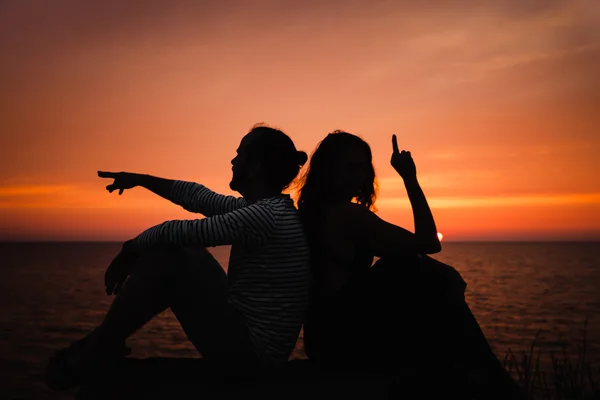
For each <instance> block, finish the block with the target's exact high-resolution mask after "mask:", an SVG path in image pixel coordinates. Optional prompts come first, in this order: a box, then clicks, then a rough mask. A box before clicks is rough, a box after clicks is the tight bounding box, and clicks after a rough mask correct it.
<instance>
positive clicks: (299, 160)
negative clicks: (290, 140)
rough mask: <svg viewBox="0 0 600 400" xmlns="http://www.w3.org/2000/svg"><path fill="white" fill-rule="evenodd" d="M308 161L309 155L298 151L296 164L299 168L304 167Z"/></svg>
mask: <svg viewBox="0 0 600 400" xmlns="http://www.w3.org/2000/svg"><path fill="white" fill-rule="evenodd" d="M306 161H308V155H307V154H306V153H305V152H303V151H302V150H298V151H296V163H297V165H299V166H303V165H304V164H305V163H306Z"/></svg>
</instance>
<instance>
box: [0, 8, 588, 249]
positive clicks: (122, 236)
mask: <svg viewBox="0 0 600 400" xmlns="http://www.w3.org/2000/svg"><path fill="white" fill-rule="evenodd" d="M136 4H137V5H136ZM439 4H440V5H439V6H437V7H435V8H434V7H432V6H424V5H422V4H421V3H419V2H408V1H386V0H384V1H377V2H375V1H370V0H358V1H342V0H339V1H326V2H322V1H316V0H315V1H312V0H309V1H302V2H279V1H276V0H257V1H252V2H247V1H242V0H224V1H222V2H203V1H195V0H194V1H192V0H189V1H188V0H181V1H177V2H167V1H151V2H147V3H143V4H142V3H139V2H122V1H117V0H106V1H101V2H92V1H89V2H82V1H79V0H58V1H53V2H48V1H42V0H38V1H27V2H25V1H18V0H8V1H3V2H2V3H1V5H0V47H1V48H0V50H1V51H2V54H3V55H5V56H6V57H4V59H3V62H2V63H0V80H1V81H0V83H1V84H2V91H1V92H2V93H1V94H0V110H2V112H3V114H2V118H0V121H2V127H1V131H2V138H1V142H0V148H2V157H1V159H0V171H1V173H2V181H1V182H0V240H126V239H129V238H131V237H132V236H134V235H137V234H138V233H139V232H141V231H142V230H143V229H145V228H147V227H148V226H150V225H154V224H156V223H159V222H162V221H164V220H167V219H175V218H180V219H184V218H197V217H198V216H197V215H192V214H189V213H186V212H185V211H183V210H181V209H180V208H178V207H177V206H174V205H171V204H168V203H167V202H166V201H165V200H163V199H160V198H158V197H157V196H155V195H153V194H151V193H147V192H145V191H144V190H143V189H134V190H132V191H129V192H126V193H125V194H123V195H122V196H118V195H117V194H116V193H113V194H109V193H108V192H107V191H106V190H105V189H104V188H105V186H106V185H108V184H109V183H110V181H109V180H103V179H100V178H98V177H97V176H96V171H97V170H107V171H133V172H141V173H147V174H152V175H158V176H162V177H167V178H174V179H185V180H193V181H197V182H200V183H203V184H205V185H207V186H209V187H210V188H212V189H214V190H216V191H219V192H222V193H225V194H231V193H232V192H231V191H230V190H229V187H228V183H229V179H230V175H231V165H230V160H231V159H232V158H233V156H234V153H235V149H236V148H237V146H238V144H239V140H240V139H241V138H242V136H243V135H244V134H245V133H246V132H247V131H248V130H249V129H250V128H251V127H252V125H253V124H254V123H256V122H265V123H268V124H270V125H273V126H275V127H279V128H281V129H283V130H284V131H285V132H286V133H288V134H289V135H290V136H291V137H292V138H293V140H294V141H295V143H296V144H297V147H298V148H300V149H303V150H305V151H306V152H307V153H309V154H310V152H312V150H313V149H314V148H315V147H316V145H317V143H318V142H319V141H320V140H321V139H322V138H323V137H325V135H326V134H327V133H328V132H331V131H333V130H335V129H343V130H347V131H349V132H353V133H357V134H359V135H361V136H362V137H363V138H364V139H365V140H366V141H367V142H369V144H370V145H371V147H372V150H373V154H374V164H375V167H376V172H377V177H378V182H379V193H378V199H377V203H376V207H377V209H378V214H379V215H380V216H381V217H382V218H384V219H386V220H388V221H390V222H393V223H396V224H398V225H401V226H403V227H405V228H407V229H410V230H413V228H414V226H413V216H412V213H411V209H410V202H409V201H408V198H407V197H406V191H405V189H404V185H403V181H402V179H401V178H400V177H399V176H398V175H397V174H396V173H395V171H394V170H393V169H392V168H391V166H390V165H389V159H390V155H391V136H392V134H396V135H397V137H398V144H399V146H400V148H401V149H406V150H410V151H411V153H412V156H413V158H414V160H415V162H416V165H417V173H418V177H419V181H420V183H421V186H422V188H423V190H424V191H425V194H426V195H427V199H428V202H429V204H430V205H431V208H432V210H433V214H434V217H435V219H436V226H437V227H438V228H439V229H440V230H441V231H443V232H444V234H445V235H446V237H447V240H450V241H454V240H480V239H481V240H600V177H599V174H598V171H600V157H598V152H599V151H600V136H598V132H600V118H598V104H600V78H599V75H598V71H599V70H600V7H599V6H598V4H597V1H595V0H572V1H567V0H564V1H549V2H535V5H533V3H531V2H522V1H517V0H507V1H502V2H498V1H496V0H484V1H481V2H476V3H475V2H473V3H470V2H465V1H464V0H449V1H445V2H440V3H439ZM475 4H477V5H476V6H475ZM439 236H440V240H441V238H442V235H441V234H439Z"/></svg>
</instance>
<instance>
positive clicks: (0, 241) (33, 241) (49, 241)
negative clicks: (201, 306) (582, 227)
mask: <svg viewBox="0 0 600 400" xmlns="http://www.w3.org/2000/svg"><path fill="white" fill-rule="evenodd" d="M123 242H125V240H113V239H110V240H108V239H104V240H99V239H94V240H91V239H90V240H56V239H30V240H24V239H0V244H85V243H88V244H89V243H106V244H113V243H116V244H118V243H123ZM445 243H456V244H460V243H507V244H509V243H530V244H534V243H600V239H585V240H584V239H455V240H443V241H442V246H443V245H444V244H445ZM224 246H230V245H221V246H214V247H224Z"/></svg>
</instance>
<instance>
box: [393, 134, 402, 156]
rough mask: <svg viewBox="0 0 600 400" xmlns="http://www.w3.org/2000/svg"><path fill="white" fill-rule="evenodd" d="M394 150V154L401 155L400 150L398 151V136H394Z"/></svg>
mask: <svg viewBox="0 0 600 400" xmlns="http://www.w3.org/2000/svg"><path fill="white" fill-rule="evenodd" d="M392 149H393V151H394V153H400V149H398V139H396V135H392Z"/></svg>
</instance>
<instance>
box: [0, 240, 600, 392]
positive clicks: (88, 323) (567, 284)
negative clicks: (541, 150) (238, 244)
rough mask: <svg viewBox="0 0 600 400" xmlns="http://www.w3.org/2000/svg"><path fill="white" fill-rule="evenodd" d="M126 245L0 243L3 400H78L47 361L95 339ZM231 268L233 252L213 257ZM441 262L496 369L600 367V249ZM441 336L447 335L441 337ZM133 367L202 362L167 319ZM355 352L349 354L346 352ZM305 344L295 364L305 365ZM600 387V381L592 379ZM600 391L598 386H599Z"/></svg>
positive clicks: (471, 246)
mask: <svg viewBox="0 0 600 400" xmlns="http://www.w3.org/2000/svg"><path fill="white" fill-rule="evenodd" d="M120 246H121V244H120V243H106V242H103V243H80V242H78V243H64V242H61V243H0V307H1V310H2V311H1V312H0V399H72V398H74V396H75V393H76V390H71V391H67V392H61V393H55V392H52V391H50V390H49V389H47V388H46V387H45V386H44V384H43V373H44V368H45V366H46V363H47V360H48V358H49V357H50V356H51V355H52V354H53V353H54V352H55V351H56V350H57V349H60V348H62V347H65V346H67V345H69V344H70V343H71V342H72V341H74V340H77V339H79V338H81V337H82V336H83V335H85V334H87V333H89V332H90V331H91V330H92V329H93V328H94V327H95V326H96V325H97V324H99V323H100V322H101V321H102V318H103V316H104V313H105V312H106V310H107V309H108V307H109V306H110V304H111V302H112V299H113V298H112V297H109V296H107V295H106V294H105V292H104V286H103V282H104V281H103V279H104V271H105V269H106V267H107V266H108V264H109V263H110V261H111V260H112V259H113V257H114V256H115V255H116V254H117V253H118V251H119V249H120ZM210 251H211V252H212V253H213V254H214V256H215V257H216V259H217V260H219V262H220V263H221V265H223V267H224V268H225V269H226V268H227V262H228V259H229V247H227V246H224V247H215V248H212V249H210ZM434 257H435V258H437V259H439V260H440V261H443V262H445V263H447V264H450V265H452V266H453V267H455V268H456V269H457V270H458V271H459V272H460V273H461V275H462V276H463V278H464V279H465V280H466V281H467V284H468V286H467V292H466V298H467V302H468V304H469V306H470V307H471V309H472V311H473V313H474V315H475V316H476V318H477V320H478V321H479V324H480V325H481V327H482V329H483V331H484V333H485V335H486V337H487V339H488V341H489V343H490V344H491V346H492V348H493V349H494V351H495V353H496V355H497V356H498V357H499V358H500V359H504V357H505V356H506V355H507V354H508V352H509V351H510V352H511V353H512V354H514V355H515V356H517V357H518V356H519V355H522V354H523V352H527V353H528V352H529V351H530V348H531V345H532V342H533V341H534V338H536V336H537V339H536V342H535V346H534V355H536V356H537V354H538V353H537V352H538V351H539V352H540V354H541V355H540V360H541V361H540V362H541V363H542V364H543V365H546V366H548V365H550V364H551V355H552V354H555V355H556V354H557V355H560V354H563V351H565V352H566V353H567V354H570V355H576V354H577V352H578V348H579V349H583V346H584V343H585V350H586V351H585V354H586V361H587V362H589V364H590V366H591V368H592V371H594V372H593V373H594V374H597V372H598V371H599V367H600V242H543V243H535V242H522V243H508V242H501V243H495V242H448V243H445V242H444V243H443V250H442V251H441V252H440V253H438V254H436V255H434ZM440 334H443V332H440ZM128 345H129V346H130V347H131V348H132V350H133V354H132V356H134V357H152V356H163V357H198V354H197V353H196V351H195V349H194V348H193V346H192V345H191V344H190V343H189V342H188V340H187V338H186V336H185V334H184V333H183V331H182V329H181V327H180V326H179V324H178V322H177V320H176V319H175V317H174V316H173V315H172V314H171V313H170V311H165V312H164V313H163V314H161V315H159V316H158V317H156V318H155V319H154V320H152V321H151V322H150V323H148V324H147V325H146V326H145V327H143V328H142V329H141V330H140V331H138V332H137V333H135V334H134V335H133V336H132V337H131V338H130V339H129V340H128ZM349 351H351V350H349ZM304 357H305V355H304V349H303V345H302V337H301V336H300V338H299V340H298V343H297V346H296V349H295V351H294V353H293V355H292V358H304ZM596 377H597V378H600V375H596ZM598 381H600V379H598Z"/></svg>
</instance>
